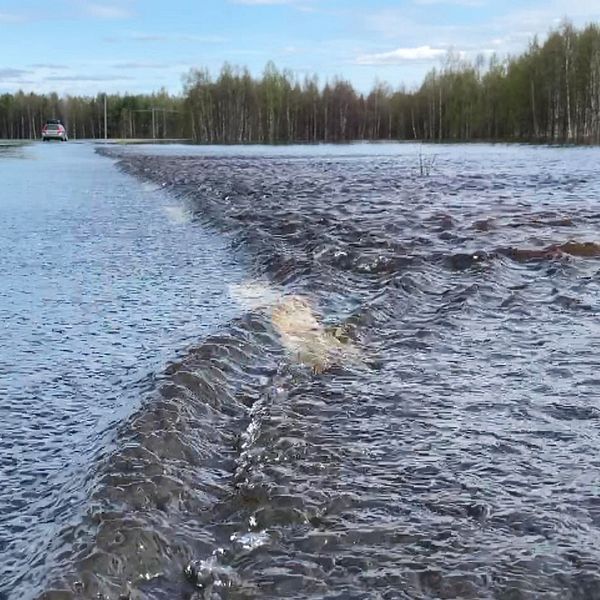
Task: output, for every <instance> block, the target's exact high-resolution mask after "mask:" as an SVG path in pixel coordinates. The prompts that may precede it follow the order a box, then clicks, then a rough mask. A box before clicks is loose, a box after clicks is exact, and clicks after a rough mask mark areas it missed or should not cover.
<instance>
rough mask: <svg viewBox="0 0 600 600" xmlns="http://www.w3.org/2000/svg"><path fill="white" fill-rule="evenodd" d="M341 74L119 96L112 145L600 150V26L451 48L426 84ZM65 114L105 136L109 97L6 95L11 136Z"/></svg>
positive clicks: (227, 68)
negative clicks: (481, 145)
mask: <svg viewBox="0 0 600 600" xmlns="http://www.w3.org/2000/svg"><path fill="white" fill-rule="evenodd" d="M393 85H394V83H393V82H392V83H378V84H376V85H374V86H373V88H372V89H371V90H370V91H369V92H368V93H361V92H359V91H357V90H356V89H355V88H354V87H353V85H352V84H351V83H350V82H349V81H346V80H344V79H342V78H339V79H335V80H333V81H327V82H320V81H319V80H318V78H317V77H316V76H315V77H305V78H303V79H299V78H298V77H296V76H295V75H294V73H292V72H291V71H287V70H279V69H278V68H277V67H276V66H275V65H274V64H273V63H269V64H268V65H267V66H266V68H265V70H264V72H263V73H262V75H261V76H259V77H256V76H253V75H252V74H251V73H250V72H249V71H248V70H247V69H245V68H242V67H234V66H231V65H228V64H226V65H224V66H223V68H222V69H221V71H220V73H219V74H218V75H217V76H216V77H213V76H211V74H210V73H209V72H208V71H207V70H203V69H198V70H193V71H192V72H190V73H189V74H188V76H187V78H186V83H185V86H184V90H183V93H182V94H180V95H170V94H168V93H167V92H166V91H164V90H163V91H160V92H157V93H154V94H148V95H127V94H124V95H108V96H107V98H106V105H107V112H108V120H107V125H108V126H107V132H106V133H107V135H108V137H111V138H123V139H132V138H150V139H152V138H155V139H165V138H171V139H172V138H180V139H181V138H186V139H191V140H193V141H194V142H196V143H209V144H216V143H224V144H236V143H292V142H346V141H351V140H423V141H475V140H497V141H519V142H540V143H577V144H597V143H600V26H598V25H596V24H591V25H588V26H586V27H585V28H582V29H576V28H574V27H573V25H571V24H570V23H567V22H565V23H564V24H563V25H561V26H560V27H559V28H558V29H556V30H554V31H551V32H550V33H549V35H548V36H547V37H546V38H545V40H544V41H543V43H539V42H538V41H537V39H534V40H532V41H531V42H530V44H529V47H528V49H527V50H526V51H525V52H524V53H522V54H521V55H519V56H512V57H507V58H504V59H501V58H499V57H497V56H492V57H491V58H484V57H482V56H480V57H478V58H477V59H476V60H474V61H468V60H465V59H463V58H462V57H461V56H460V55H457V54H452V53H451V52H450V53H448V55H447V56H446V58H445V59H444V60H443V61H442V62H441V64H440V66H439V67H438V68H435V69H433V70H431V71H430V72H429V73H428V74H427V75H426V77H425V78H424V80H423V82H422V84H421V85H420V87H418V89H414V90H407V89H405V88H404V87H402V86H399V87H393ZM47 118H60V119H62V121H63V123H65V124H66V126H67V129H68V132H69V135H70V137H71V138H74V139H81V138H101V137H104V135H105V131H104V95H102V94H100V95H98V96H96V97H71V96H67V97H58V96H57V95H56V94H50V95H39V94H33V93H31V94H26V93H23V92H19V93H17V94H4V95H0V138H7V139H16V138H22V139H35V138H37V137H39V132H40V129H41V126H42V125H43V123H44V121H45V120H46V119H47Z"/></svg>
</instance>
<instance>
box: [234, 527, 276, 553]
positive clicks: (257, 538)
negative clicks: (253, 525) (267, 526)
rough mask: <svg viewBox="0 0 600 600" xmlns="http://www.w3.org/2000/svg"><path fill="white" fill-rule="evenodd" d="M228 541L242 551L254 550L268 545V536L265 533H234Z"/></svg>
mask: <svg viewBox="0 0 600 600" xmlns="http://www.w3.org/2000/svg"><path fill="white" fill-rule="evenodd" d="M230 540H231V541H232V542H233V543H234V544H235V545H237V546H239V547H241V548H242V549H243V550H254V549H255V548H260V547H261V546H265V545H266V544H268V543H269V534H268V533H267V532H266V531H258V532H253V531H249V532H248V533H234V534H233V535H232V536H231V538H230Z"/></svg>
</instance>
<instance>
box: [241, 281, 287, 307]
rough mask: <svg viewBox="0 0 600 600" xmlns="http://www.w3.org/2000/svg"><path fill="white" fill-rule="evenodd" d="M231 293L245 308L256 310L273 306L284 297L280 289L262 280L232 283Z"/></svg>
mask: <svg viewBox="0 0 600 600" xmlns="http://www.w3.org/2000/svg"><path fill="white" fill-rule="evenodd" d="M229 295H230V296H231V297H232V298H233V299H234V300H235V301H236V302H237V303H238V304H239V305H240V306H241V307H242V308H243V309H244V310H256V309H257V308H264V307H266V306H271V305H272V304H275V303H276V302H278V301H279V300H280V299H281V298H282V294H281V292H280V291H278V290H277V289H275V288H274V287H272V286H270V285H268V284H267V283H264V282H262V281H245V282H243V283H236V284H232V285H230V286H229Z"/></svg>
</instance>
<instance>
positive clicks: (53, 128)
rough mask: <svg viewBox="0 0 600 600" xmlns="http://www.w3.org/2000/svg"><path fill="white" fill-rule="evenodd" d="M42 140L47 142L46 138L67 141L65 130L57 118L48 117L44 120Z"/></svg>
mask: <svg viewBox="0 0 600 600" xmlns="http://www.w3.org/2000/svg"><path fill="white" fill-rule="evenodd" d="M42 140H43V141H44V142H47V141H48V140H59V141H61V142H67V141H68V140H69V138H68V137H67V130H66V129H65V128H64V126H63V124H62V123H61V122H60V121H59V120H58V119H50V120H49V121H46V124H45V125H44V127H43V129H42Z"/></svg>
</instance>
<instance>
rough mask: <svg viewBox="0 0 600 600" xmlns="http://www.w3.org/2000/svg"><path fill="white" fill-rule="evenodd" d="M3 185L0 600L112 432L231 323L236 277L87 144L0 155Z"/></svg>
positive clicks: (202, 239)
mask: <svg viewBox="0 0 600 600" xmlns="http://www.w3.org/2000/svg"><path fill="white" fill-rule="evenodd" d="M0 181H2V191H1V192H0V598H32V597H34V596H35V594H36V593H37V592H39V591H40V590H41V589H42V588H43V585H44V580H45V579H46V578H47V577H48V575H49V573H51V572H52V568H53V564H54V563H55V561H56V560H57V557H58V556H59V555H60V553H61V552H62V551H64V546H65V545H69V544H70V542H71V541H72V540H70V541H65V540H63V539H61V538H60V536H59V533H60V531H61V529H63V528H64V527H65V526H66V525H67V524H68V523H70V522H73V523H77V522H79V521H80V520H81V516H82V515H83V514H84V513H85V511H86V510H88V508H89V506H88V505H89V502H90V486H91V485H92V484H91V483H90V473H91V472H93V470H94V469H95V466H96V465H97V464H98V463H100V462H101V461H102V459H103V456H105V455H106V454H107V453H109V452H110V448H111V445H112V444H114V443H115V438H116V434H115V427H116V426H117V425H118V424H119V423H121V422H122V421H124V420H125V419H127V417H128V416H129V415H131V414H132V413H133V412H134V411H135V410H137V409H138V408H139V406H140V405H141V404H142V402H143V400H144V397H145V395H147V393H148V390H151V389H153V387H154V386H155V378H156V376H157V374H159V373H160V372H161V371H162V370H164V368H165V365H166V364H167V362H169V361H172V360H174V359H176V357H177V356H178V354H180V353H181V352H182V351H184V350H185V349H186V348H187V347H188V346H189V345H190V344H191V343H195V342H197V341H198V340H199V339H201V338H202V337H205V336H206V335H208V334H209V333H210V332H211V331H214V330H216V329H217V328H218V327H219V326H221V325H222V324H223V323H225V322H227V321H228V320H229V319H230V318H232V317H233V316H234V314H235V312H236V310H237V305H235V304H234V303H233V302H232V300H230V297H229V294H228V293H227V286H228V284H230V283H235V282H237V281H238V280H239V279H240V278H241V275H242V271H241V268H240V267H239V266H238V265H237V263H236V262H234V261H233V259H232V253H231V252H230V251H229V249H228V245H229V244H228V242H227V241H226V240H225V239H224V238H223V236H218V235H215V234H214V233H209V232H208V231H207V230H206V229H205V228H203V227H201V226H200V225H199V224H198V223H194V222H193V219H192V217H191V213H190V212H189V210H187V208H186V206H185V205H184V203H183V202H182V201H180V200H177V199H175V198H173V197H170V196H167V195H165V194H164V193H162V192H161V191H160V190H159V189H158V188H157V186H155V185H154V184H143V183H141V182H139V181H138V180H135V179H133V178H131V177H128V176H126V175H123V174H122V173H120V172H119V171H118V170H117V169H116V168H115V167H114V165H113V161H111V160H109V159H106V158H102V157H100V156H98V155H97V154H95V152H94V148H93V146H92V145H88V144H75V143H72V142H71V143H69V144H44V145H42V144H33V145H29V146H24V147H7V148H1V147H0ZM237 262H239V257H238V259H237Z"/></svg>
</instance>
